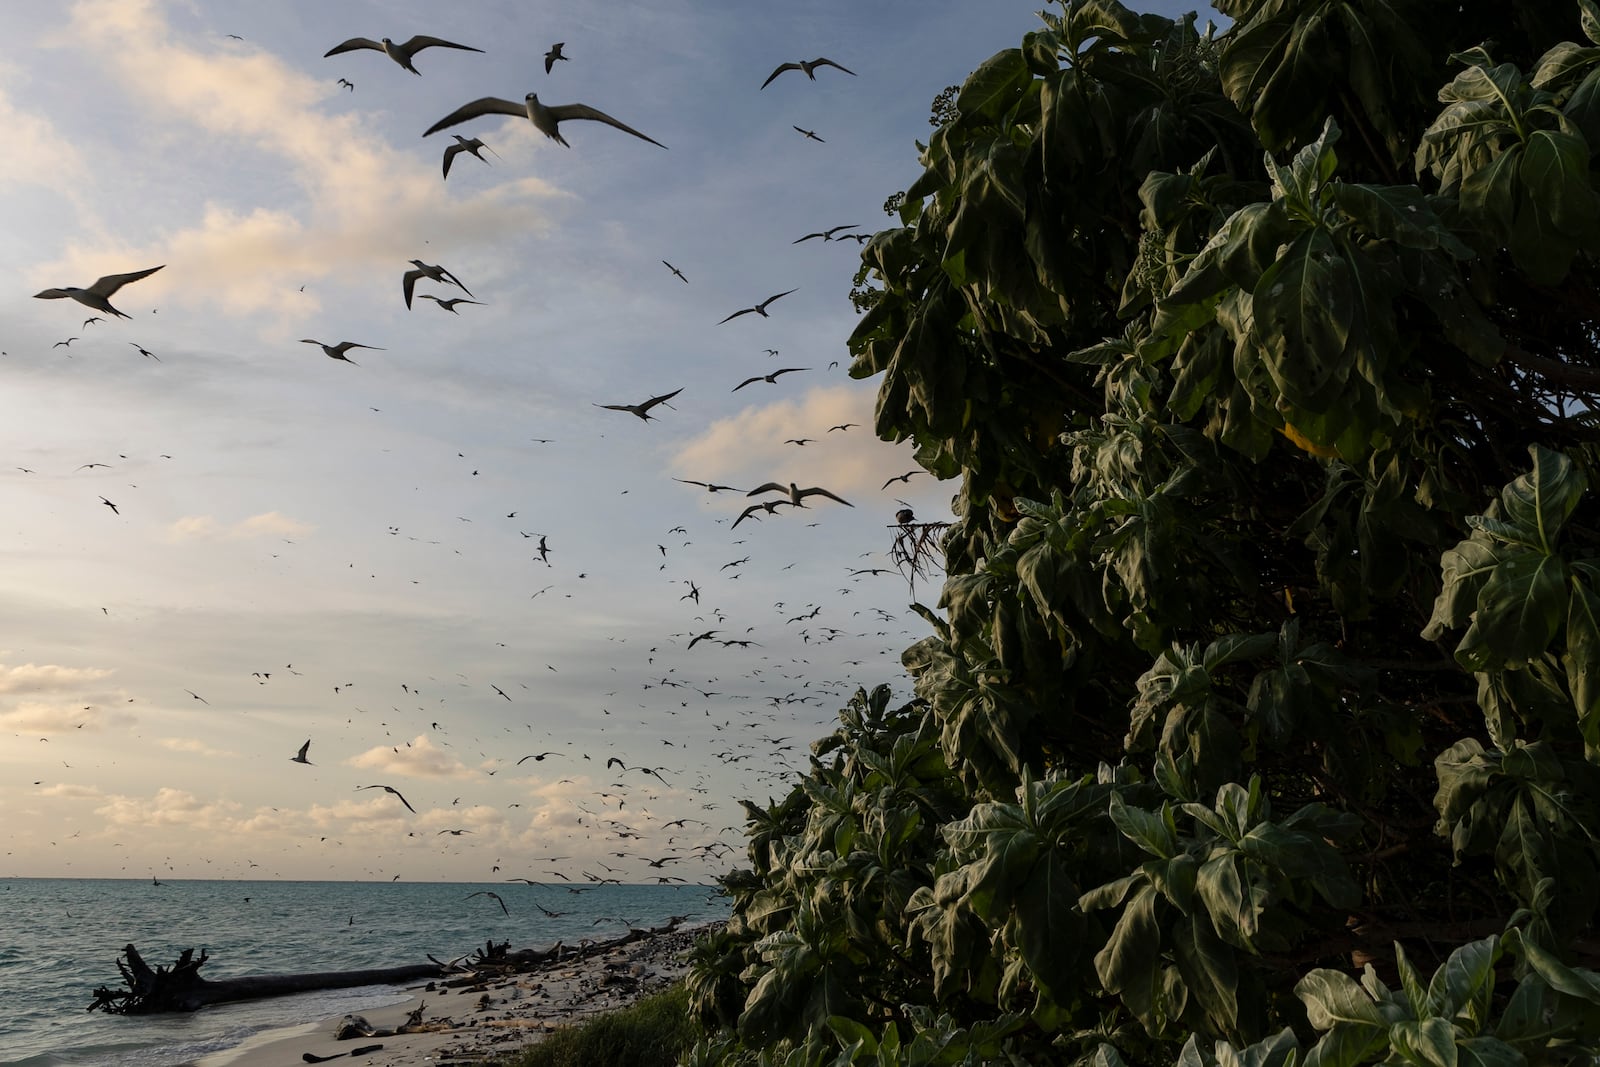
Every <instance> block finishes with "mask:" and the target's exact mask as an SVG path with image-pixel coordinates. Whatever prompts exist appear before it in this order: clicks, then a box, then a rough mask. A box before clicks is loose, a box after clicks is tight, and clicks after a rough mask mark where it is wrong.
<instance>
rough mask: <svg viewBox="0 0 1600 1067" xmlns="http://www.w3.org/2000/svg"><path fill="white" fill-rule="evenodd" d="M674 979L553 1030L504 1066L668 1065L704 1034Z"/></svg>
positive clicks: (640, 1066) (684, 994)
mask: <svg viewBox="0 0 1600 1067" xmlns="http://www.w3.org/2000/svg"><path fill="white" fill-rule="evenodd" d="M702 1036H703V1035H702V1033H701V1030H700V1025H699V1024H698V1023H697V1022H695V1020H694V1019H693V1017H691V1015H690V1014H689V992H688V990H687V989H686V988H685V987H684V984H683V983H682V982H677V983H675V984H674V985H672V986H670V987H668V988H667V989H665V990H663V991H662V992H660V993H656V994H653V995H651V996H648V997H644V998H643V999H641V1000H638V1001H636V1002H635V1003H633V1004H630V1005H629V1006H628V1007H626V1008H618V1009H617V1010H616V1011H608V1012H606V1013H605V1014H604V1015H596V1016H594V1017H593V1018H592V1019H586V1020H584V1021H583V1022H581V1023H577V1024H575V1025H573V1026H565V1027H562V1028H561V1029H559V1030H554V1031H552V1032H551V1033H549V1034H546V1035H545V1037H544V1038H543V1039H542V1040H540V1041H539V1042H538V1043H537V1044H533V1045H529V1046H528V1047H527V1048H525V1049H522V1050H521V1051H520V1052H518V1053H517V1054H516V1055H515V1056H514V1057H512V1058H511V1059H508V1060H506V1061H505V1063H506V1065H507V1067H672V1065H673V1064H675V1063H677V1061H678V1054H679V1053H680V1052H682V1051H683V1050H684V1049H687V1048H689V1047H690V1046H692V1045H693V1044H694V1043H695V1042H696V1041H697V1040H699V1039H700V1038H701V1037H702Z"/></svg>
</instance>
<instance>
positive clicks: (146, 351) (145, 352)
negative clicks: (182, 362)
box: [128, 341, 161, 363]
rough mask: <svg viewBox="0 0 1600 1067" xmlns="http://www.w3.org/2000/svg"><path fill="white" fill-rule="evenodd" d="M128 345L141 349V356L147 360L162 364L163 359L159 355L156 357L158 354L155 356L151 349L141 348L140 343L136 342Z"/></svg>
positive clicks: (130, 342)
mask: <svg viewBox="0 0 1600 1067" xmlns="http://www.w3.org/2000/svg"><path fill="white" fill-rule="evenodd" d="M128 343H129V344H130V345H133V347H134V348H137V349H139V354H140V355H141V356H144V357H145V358H147V359H153V360H155V361H156V362H157V363H160V362H161V357H160V356H158V355H156V354H155V353H154V352H152V351H150V350H149V349H148V348H143V347H141V346H140V345H139V343H138V342H136V341H129V342H128Z"/></svg>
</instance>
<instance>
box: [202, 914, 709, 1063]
mask: <svg viewBox="0 0 1600 1067" xmlns="http://www.w3.org/2000/svg"><path fill="white" fill-rule="evenodd" d="M718 925H720V924H719V923H709V924H704V923H703V924H699V925H695V926H680V927H677V928H676V929H672V930H668V931H664V932H654V933H646V934H644V936H641V937H639V938H638V939H636V940H633V941H630V942H627V943H625V944H619V945H615V946H613V947H611V948H608V949H606V950H604V951H601V952H596V953H595V954H593V955H589V956H585V957H582V958H578V957H576V956H561V957H559V958H554V959H550V960H546V961H544V962H541V963H536V964H532V965H528V966H526V967H522V968H519V969H517V970H515V971H510V972H507V973H505V974H504V975H503V976H495V977H492V978H488V979H486V980H484V981H481V982H472V983H467V984H455V980H454V979H447V980H444V981H438V982H430V983H418V984H415V985H410V986H405V987H400V988H401V989H402V990H403V991H404V992H406V993H408V994H410V996H409V998H408V999H407V1000H405V1001H403V1002H401V1003H397V1004H392V1005H388V1006H386V1007H380V1008H376V1009H372V1010H368V1011H364V1012H362V1016H363V1017H364V1018H365V1019H366V1021H367V1023H368V1024H369V1025H370V1027H371V1029H372V1030H375V1031H394V1030H397V1029H398V1028H400V1027H401V1026H402V1025H403V1024H405V1023H407V1021H408V1018H411V1017H414V1016H415V1015H416V1014H418V1013H420V1017H421V1023H420V1026H417V1025H414V1026H413V1027H412V1028H411V1029H412V1032H408V1033H386V1034H374V1035H373V1036H367V1037H360V1036H357V1037H348V1038H344V1039H340V1038H338V1037H337V1036H336V1031H337V1029H338V1028H339V1026H340V1024H341V1023H342V1022H343V1021H344V1019H345V1017H344V1016H335V1017H333V1018H329V1019H323V1020H319V1021H315V1022H308V1023H306V1024H304V1025H300V1026H295V1027H290V1028H284V1029H275V1030H269V1031H264V1032H262V1033H261V1034H258V1035H256V1036H255V1037H254V1038H252V1039H251V1040H250V1041H247V1042H246V1043H245V1044H243V1045H241V1046H239V1047H237V1048H232V1049H225V1050H222V1051H219V1052H216V1053H213V1054H211V1055H208V1056H205V1057H203V1058H201V1059H199V1060H197V1061H195V1063H194V1065H193V1067H291V1065H295V1064H303V1063H307V1062H317V1061H315V1060H307V1059H306V1054H308V1053H309V1054H310V1055H311V1056H315V1057H328V1058H335V1059H337V1060H338V1061H340V1062H344V1063H361V1064H366V1065H371V1067H423V1065H426V1067H441V1065H445V1064H476V1063H485V1062H492V1061H494V1060H496V1059H500V1058H504V1057H508V1056H510V1055H511V1054H513V1053H514V1052H515V1051H516V1050H517V1049H519V1048H521V1047H523V1046H524V1045H528V1044H531V1043H533V1042H536V1041H538V1040H539V1039H540V1037H541V1036H542V1035H543V1034H545V1033H546V1032H548V1031H549V1030H551V1029H554V1028H556V1027H560V1026H564V1025H569V1024H572V1023H575V1022H580V1021H582V1020H583V1019H586V1018H588V1017H590V1016H593V1015H597V1014H600V1013H602V1012H606V1011H611V1010H614V1009H616V1008H620V1007H624V1006H626V1005H628V1004H631V1003H632V1002H633V1001H635V1000H637V999H638V998H639V997H641V996H644V995H647V994H649V993H653V992H656V991H658V990H660V989H663V988H665V987H666V986H668V985H670V984H671V983H672V982H673V981H674V980H676V979H678V978H680V977H681V976H682V975H683V974H684V972H685V971H687V970H688V965H687V963H686V962H685V958H684V955H685V953H687V952H688V951H689V949H690V948H691V947H692V946H693V944H694V942H695V940H696V939H697V938H698V937H700V936H702V935H703V934H705V933H707V932H708V931H710V930H713V929H715V928H716V927H717V926H718ZM485 973H487V972H485ZM372 1046H381V1048H377V1049H374V1050H373V1051H368V1052H363V1053H361V1054H359V1055H354V1054H353V1053H354V1052H355V1050H357V1049H368V1048H371V1047H372Z"/></svg>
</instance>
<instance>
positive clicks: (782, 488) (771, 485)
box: [745, 482, 789, 496]
mask: <svg viewBox="0 0 1600 1067" xmlns="http://www.w3.org/2000/svg"><path fill="white" fill-rule="evenodd" d="M774 489H776V490H777V491H778V492H780V493H783V494H784V495H786V496H787V495H788V493H789V487H788V486H787V485H779V484H778V483H777V482H768V483H767V484H766V485H758V486H756V487H755V488H754V489H752V490H750V491H749V492H748V493H746V494H745V496H755V495H756V494H757V493H770V492H772V491H773V490H774Z"/></svg>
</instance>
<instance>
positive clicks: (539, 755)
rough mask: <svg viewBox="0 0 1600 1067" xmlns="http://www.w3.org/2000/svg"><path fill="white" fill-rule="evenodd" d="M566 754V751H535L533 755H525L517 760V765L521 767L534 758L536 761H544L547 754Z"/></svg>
mask: <svg viewBox="0 0 1600 1067" xmlns="http://www.w3.org/2000/svg"><path fill="white" fill-rule="evenodd" d="M565 754H566V753H564V752H535V753H534V754H533V755H531V756H523V757H522V758H521V759H519V760H517V766H519V767H520V766H522V765H523V764H524V763H526V762H528V761H529V760H533V761H534V762H536V763H543V762H544V758H545V757H546V756H562V755H565Z"/></svg>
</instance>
